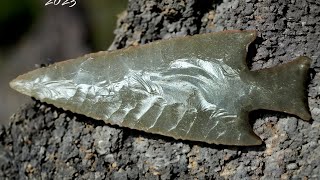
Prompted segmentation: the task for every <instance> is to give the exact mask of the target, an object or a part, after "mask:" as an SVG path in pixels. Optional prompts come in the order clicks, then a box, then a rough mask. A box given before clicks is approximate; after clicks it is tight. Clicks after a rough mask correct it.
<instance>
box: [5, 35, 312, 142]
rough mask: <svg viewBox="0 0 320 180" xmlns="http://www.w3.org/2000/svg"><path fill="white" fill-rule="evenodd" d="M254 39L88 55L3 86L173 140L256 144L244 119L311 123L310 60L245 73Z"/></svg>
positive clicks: (203, 38)
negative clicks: (260, 114) (278, 117)
mask: <svg viewBox="0 0 320 180" xmlns="http://www.w3.org/2000/svg"><path fill="white" fill-rule="evenodd" d="M255 37H256V32H255V31H224V32H220V33H210V34H202V35H196V36H190V37H183V38H176V39H171V40H163V41H156V42H154V43H150V44H147V45H142V46H139V47H131V48H127V49H123V50H117V51H113V52H98V53H93V54H87V55H85V56H83V57H79V58H77V59H72V60H68V61H64V62H60V63H56V64H53V65H50V66H48V67H45V68H40V69H37V70H34V71H32V72H29V73H27V74H24V75H21V76H19V77H18V78H16V79H15V80H13V81H12V82H11V83H10V85H11V87H12V88H14V89H16V90H17V91H19V92H21V93H23V94H26V95H29V96H33V97H35V98H36V99H39V100H41V101H44V102H47V103H49V104H53V105H55V106H57V107H60V108H63V109H65V110H70V111H72V112H75V113H79V114H84V115H86V116H88V117H92V118H95V119H100V120H104V121H105V122H106V123H110V124H117V125H119V126H124V127H129V128H132V129H138V130H143V131H146V132H150V133H156V134H162V135H165V136H171V137H174V138H176V139H187V140H195V141H203V142H207V143H215V144H226V145H258V144H261V140H260V138H259V137H258V136H256V135H255V134H254V132H253V130H252V128H251V126H250V124H249V123H248V112H250V111H252V110H256V109H269V110H274V111H282V112H286V113H290V114H294V115H297V116H299V117H300V118H302V119H304V120H308V119H310V113H309V111H308V105H307V97H306V79H307V75H308V74H307V73H308V69H309V66H310V59H309V58H307V57H299V58H298V59H297V60H294V61H292V62H290V63H287V64H284V65H280V66H277V67H274V68H270V69H264V70H259V71H250V70H249V69H248V67H247V64H246V54H247V48H248V45H249V44H250V43H251V42H252V41H253V40H254V39H255Z"/></svg>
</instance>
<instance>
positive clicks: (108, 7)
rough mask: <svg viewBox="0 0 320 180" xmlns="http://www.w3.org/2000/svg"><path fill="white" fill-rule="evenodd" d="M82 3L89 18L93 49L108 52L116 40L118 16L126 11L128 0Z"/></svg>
mask: <svg viewBox="0 0 320 180" xmlns="http://www.w3.org/2000/svg"><path fill="white" fill-rule="evenodd" d="M81 3H83V6H84V9H85V10H86V14H87V16H88V18H89V26H90V31H91V32H90V33H91V34H90V35H91V36H92V38H91V39H92V40H91V41H92V46H93V49H94V50H95V51H96V50H107V49H108V47H109V46H110V45H111V43H112V41H113V38H114V33H113V31H114V29H115V28H116V22H117V15H118V14H120V13H121V12H122V11H124V10H125V9H126V7H127V4H128V0H117V1H112V0H90V1H88V0H86V1H82V2H81Z"/></svg>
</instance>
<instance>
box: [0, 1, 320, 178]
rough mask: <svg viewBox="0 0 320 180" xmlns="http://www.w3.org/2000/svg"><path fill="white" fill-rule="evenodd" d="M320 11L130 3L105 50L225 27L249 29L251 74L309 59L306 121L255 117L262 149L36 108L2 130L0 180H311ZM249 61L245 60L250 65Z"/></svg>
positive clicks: (319, 108) (319, 138)
mask: <svg viewBox="0 0 320 180" xmlns="http://www.w3.org/2000/svg"><path fill="white" fill-rule="evenodd" d="M319 13H320V4H319V2H318V1H316V0H301V1H296V0H291V1H271V0H264V1H262V0H246V1H237V0H234V1H231V0H225V1H223V2H222V1H216V2H215V3H213V2H212V1H207V0H204V1H195V0H182V1H173V0H164V1H149V0H148V1H147V0H142V1H138V0H131V1H129V5H128V9H127V12H126V13H124V14H123V15H122V16H121V18H120V19H119V22H118V28H117V29H116V31H115V33H116V38H115V41H114V43H113V45H112V46H111V47H110V49H118V48H123V47H128V46H131V45H138V44H144V43H148V42H151V41H155V40H158V39H165V38H170V37H175V36H184V35H193V34H197V33H206V32H212V31H221V30H226V29H256V30H257V31H258V36H259V37H258V39H257V40H256V41H255V43H254V45H253V46H252V47H250V52H249V57H250V58H249V65H250V66H251V67H252V68H253V69H261V68H265V67H271V66H275V65H277V64H281V63H284V62H288V61H290V60H292V59H294V58H295V57H297V56H300V55H307V56H309V57H311V58H312V59H313V61H314V62H313V65H312V69H311V73H310V79H311V80H310V83H309V106H310V111H311V114H312V117H313V120H312V121H310V122H305V121H302V120H301V119H297V117H293V116H290V115H287V114H280V113H276V112H269V111H268V112H264V111H263V112H254V113H253V115H252V119H254V121H252V122H253V123H252V124H253V128H254V131H255V132H256V133H257V134H258V135H259V136H260V137H261V138H262V139H263V141H264V142H265V144H264V145H262V146H257V147H229V146H217V145H208V144H203V143H198V142H189V141H179V140H174V139H172V138H168V137H164V136H159V135H153V134H148V133H144V132H141V131H136V130H131V129H127V128H120V127H117V126H110V125H105V124H104V123H103V122H101V121H96V120H93V119H90V118H86V117H84V116H81V115H75V114H72V113H71V112H64V111H63V110H60V109H56V108H54V107H52V106H49V105H45V104H41V103H39V102H35V103H30V104H29V105H28V106H26V107H24V108H22V109H21V110H20V111H19V112H17V113H16V114H15V115H14V116H13V117H12V119H11V120H12V122H11V124H10V126H8V127H5V128H4V127H1V128H0V142H1V143H0V177H1V179H3V178H8V179H14V178H16V179H26V178H35V179H40V178H42V179H48V178H53V177H55V178H57V179H60V178H64V179H73V178H79V179H105V178H107V179H126V178H129V179H138V178H139V179H140V178H141V179H154V178H157V179H176V178H180V179H194V178H198V179H208V178H213V179H224V178H225V179H278V178H283V179H295V178H296V179H301V178H308V179H319V174H320V166H319V162H320V146H319V142H320V131H319V129H320V100H319V94H320V92H319V91H320V87H319V86H320V84H319V82H320V74H319V66H320V58H319V55H320V51H319V47H320V33H319V31H318V30H319V29H320V16H319ZM251 58H252V59H251Z"/></svg>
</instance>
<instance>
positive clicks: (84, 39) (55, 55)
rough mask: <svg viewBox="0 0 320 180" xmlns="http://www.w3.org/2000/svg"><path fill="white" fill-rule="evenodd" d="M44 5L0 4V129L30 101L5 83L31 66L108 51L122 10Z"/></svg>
mask: <svg viewBox="0 0 320 180" xmlns="http://www.w3.org/2000/svg"><path fill="white" fill-rule="evenodd" d="M47 1H48V0H1V1H0V81H1V83H0V94H1V96H0V102H1V103H0V104H1V105H0V124H6V123H8V122H9V117H10V116H11V115H12V114H13V113H15V112H17V110H18V109H19V107H21V106H22V105H23V104H25V103H27V102H28V101H30V97H26V96H23V95H20V94H19V93H17V92H15V91H14V90H12V89H10V87H9V84H8V83H9V81H10V80H12V79H13V78H15V77H16V76H17V75H19V74H22V73H25V72H27V71H29V70H32V69H35V65H36V64H48V63H53V62H57V61H61V60H66V59H70V58H75V57H78V56H81V55H83V54H86V53H89V52H95V51H101V50H107V49H108V47H109V46H110V45H111V43H112V41H113V38H114V34H113V31H114V29H115V27H116V20H117V15H118V14H120V13H121V12H123V11H124V10H125V9H126V6H127V0H117V1H111V0H76V3H77V4H76V5H75V6H74V7H72V8H70V7H68V6H67V5H66V6H62V5H61V4H62V2H64V0H61V2H60V5H56V6H55V5H52V4H51V5H48V6H45V3H46V2H47ZM56 2H58V1H56Z"/></svg>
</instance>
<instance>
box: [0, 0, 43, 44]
mask: <svg viewBox="0 0 320 180" xmlns="http://www.w3.org/2000/svg"><path fill="white" fill-rule="evenodd" d="M42 7H43V5H42V2H41V1H39V0H1V1H0V48H1V49H7V48H9V47H10V46H11V45H14V44H15V43H16V41H18V40H19V39H20V38H21V37H22V35H23V34H24V33H25V32H28V30H29V28H30V27H31V25H32V24H33V22H34V21H35V18H37V16H38V15H39V13H41V10H42Z"/></svg>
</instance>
